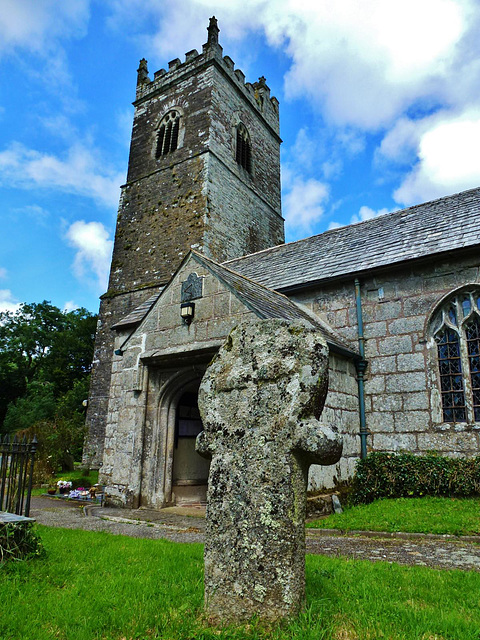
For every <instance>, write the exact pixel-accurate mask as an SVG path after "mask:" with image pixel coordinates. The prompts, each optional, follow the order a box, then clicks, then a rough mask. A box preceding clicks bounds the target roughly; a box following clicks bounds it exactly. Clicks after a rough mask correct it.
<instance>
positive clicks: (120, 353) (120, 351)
mask: <svg viewBox="0 0 480 640" xmlns="http://www.w3.org/2000/svg"><path fill="white" fill-rule="evenodd" d="M113 353H114V354H115V355H116V356H123V351H122V350H121V349H115V351H114V352H113Z"/></svg>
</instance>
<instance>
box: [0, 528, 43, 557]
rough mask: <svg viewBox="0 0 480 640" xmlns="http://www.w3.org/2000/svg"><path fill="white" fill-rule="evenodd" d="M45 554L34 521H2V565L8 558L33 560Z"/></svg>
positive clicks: (0, 549) (0, 548) (0, 547)
mask: <svg viewBox="0 0 480 640" xmlns="http://www.w3.org/2000/svg"><path fill="white" fill-rule="evenodd" d="M44 554H45V549H44V547H43V545H42V542H41V540H40V537H39V535H38V533H37V529H36V527H35V526H34V525H33V523H31V522H27V523H25V522H21V523H12V522H9V523H0V565H1V564H2V563H4V562H7V561H8V560H31V559H32V558H39V557H42V556H43V555H44Z"/></svg>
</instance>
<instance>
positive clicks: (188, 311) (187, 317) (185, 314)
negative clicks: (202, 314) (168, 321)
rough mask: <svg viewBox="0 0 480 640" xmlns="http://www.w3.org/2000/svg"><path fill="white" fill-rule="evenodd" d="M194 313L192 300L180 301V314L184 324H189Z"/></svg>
mask: <svg viewBox="0 0 480 640" xmlns="http://www.w3.org/2000/svg"><path fill="white" fill-rule="evenodd" d="M194 313H195V305H194V304H193V302H182V304H181V305H180V315H181V316H182V320H183V321H184V322H185V324H190V323H191V321H192V320H193V315H194Z"/></svg>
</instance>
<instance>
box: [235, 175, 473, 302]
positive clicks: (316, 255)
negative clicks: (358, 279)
mask: <svg viewBox="0 0 480 640" xmlns="http://www.w3.org/2000/svg"><path fill="white" fill-rule="evenodd" d="M478 244H480V188H476V189H471V190H469V191H464V192H462V193H457V194H455V195H452V196H447V197H445V198H440V199H439V200H434V201H431V202H427V203H425V204H420V205H418V206H415V207H410V208H408V209H404V210H402V211H396V212H394V213H388V214H385V215H382V216H379V217H377V218H373V219H372V220H367V221H365V222H360V223H358V224H353V225H349V226H347V227H341V228H339V229H333V230H331V231H326V232H325V233H322V234H320V235H316V236H312V237H310V238H306V239H305V240H298V241H296V242H291V243H288V244H284V245H279V246H277V247H273V248H271V249H265V250H264V251H259V252H258V253H254V254H250V255H248V256H244V257H242V258H236V259H234V260H229V261H227V262H224V263H223V264H224V266H227V267H228V268H230V269H233V270H234V271H235V272H237V273H239V274H242V275H244V276H246V277H248V278H251V279H252V280H255V282H259V283H261V284H264V285H266V286H268V287H270V288H272V289H277V290H278V289H288V288H290V287H298V286H302V285H303V286H308V284H313V283H314V282H317V281H321V280H329V279H332V278H338V277H342V276H343V277H344V276H346V275H350V274H354V273H359V272H362V271H366V270H370V269H375V268H379V267H385V266H387V265H392V264H398V263H401V262H404V261H407V260H414V259H418V258H426V257H428V256H431V255H433V254H438V253H443V252H447V251H453V250H458V249H463V248H465V247H473V246H475V245H478Z"/></svg>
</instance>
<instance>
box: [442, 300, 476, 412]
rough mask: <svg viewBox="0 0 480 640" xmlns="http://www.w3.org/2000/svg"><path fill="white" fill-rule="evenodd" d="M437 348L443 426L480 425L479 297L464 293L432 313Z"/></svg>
mask: <svg viewBox="0 0 480 640" xmlns="http://www.w3.org/2000/svg"><path fill="white" fill-rule="evenodd" d="M432 328H433V337H434V339H435V342H436V345H437V356H438V367H439V375H440V378H439V380H440V393H441V397H442V411H443V420H444V421H445V422H480V296H479V292H478V291H464V292H462V293H461V294H459V295H456V296H455V297H453V298H451V299H450V300H449V301H448V302H447V303H446V304H444V305H443V306H442V307H441V308H440V310H439V311H438V312H437V313H436V315H435V317H434V319H433V322H432Z"/></svg>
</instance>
